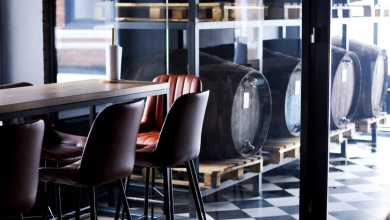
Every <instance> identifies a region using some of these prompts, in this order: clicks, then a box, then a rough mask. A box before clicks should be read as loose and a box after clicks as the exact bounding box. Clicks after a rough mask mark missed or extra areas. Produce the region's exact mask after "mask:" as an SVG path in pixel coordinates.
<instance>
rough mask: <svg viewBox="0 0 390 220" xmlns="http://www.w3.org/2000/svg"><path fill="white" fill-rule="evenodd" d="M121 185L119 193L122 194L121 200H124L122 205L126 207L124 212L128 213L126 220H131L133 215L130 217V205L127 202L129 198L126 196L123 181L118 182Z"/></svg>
mask: <svg viewBox="0 0 390 220" xmlns="http://www.w3.org/2000/svg"><path fill="white" fill-rule="evenodd" d="M118 183H119V192H120V197H121V200H122V203H123V206H124V209H125V210H124V212H125V213H126V218H127V219H128V220H131V215H130V209H129V203H128V202H127V198H126V195H125V191H124V189H123V183H122V181H121V180H120V181H118Z"/></svg>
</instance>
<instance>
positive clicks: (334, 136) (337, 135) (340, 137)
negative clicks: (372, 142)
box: [329, 123, 356, 144]
mask: <svg viewBox="0 0 390 220" xmlns="http://www.w3.org/2000/svg"><path fill="white" fill-rule="evenodd" d="M355 130H356V128H355V123H349V124H347V126H345V127H344V128H340V129H336V130H332V131H330V134H329V136H330V141H331V142H333V143H338V144H341V143H343V141H344V138H348V139H351V138H354V137H355Z"/></svg>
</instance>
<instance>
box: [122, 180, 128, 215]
mask: <svg viewBox="0 0 390 220" xmlns="http://www.w3.org/2000/svg"><path fill="white" fill-rule="evenodd" d="M128 178H129V177H127V178H124V179H122V183H123V184H124V188H125V196H126V197H127V194H126V187H127V185H128ZM121 207H122V216H121V220H123V219H125V207H124V206H123V205H121Z"/></svg>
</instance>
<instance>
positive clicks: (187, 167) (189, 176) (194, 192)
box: [185, 162, 203, 220]
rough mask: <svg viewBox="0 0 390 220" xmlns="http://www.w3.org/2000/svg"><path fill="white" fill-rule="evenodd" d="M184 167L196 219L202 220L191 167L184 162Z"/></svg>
mask: <svg viewBox="0 0 390 220" xmlns="http://www.w3.org/2000/svg"><path fill="white" fill-rule="evenodd" d="M185 165H186V169H187V174H188V180H189V181H188V182H189V185H190V188H191V191H192V197H193V199H194V202H195V208H196V213H197V214H198V219H201V220H203V214H202V212H201V209H200V202H199V196H198V192H197V190H196V188H197V186H196V183H195V179H194V178H195V177H194V172H192V167H191V165H190V163H189V162H186V163H185Z"/></svg>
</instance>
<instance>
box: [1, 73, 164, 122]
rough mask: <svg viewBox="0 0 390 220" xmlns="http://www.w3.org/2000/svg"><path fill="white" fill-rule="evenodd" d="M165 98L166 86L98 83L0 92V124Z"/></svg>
mask: <svg viewBox="0 0 390 220" xmlns="http://www.w3.org/2000/svg"><path fill="white" fill-rule="evenodd" d="M154 95H166V96H167V98H166V100H168V99H169V98H168V95H169V83H155V82H145V81H126V82H121V83H102V82H100V81H99V80H97V79H96V80H94V79H93V80H82V81H75V82H65V83H53V84H45V85H38V86H27V87H20V88H13V89H4V90H0V121H1V120H5V119H13V118H18V117H24V116H31V115H37V114H44V113H49V112H57V111H63V110H69V109H74V108H81V107H91V106H96V105H99V104H105V103H112V102H122V101H128V100H132V99H137V98H144V97H148V96H154Z"/></svg>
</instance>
